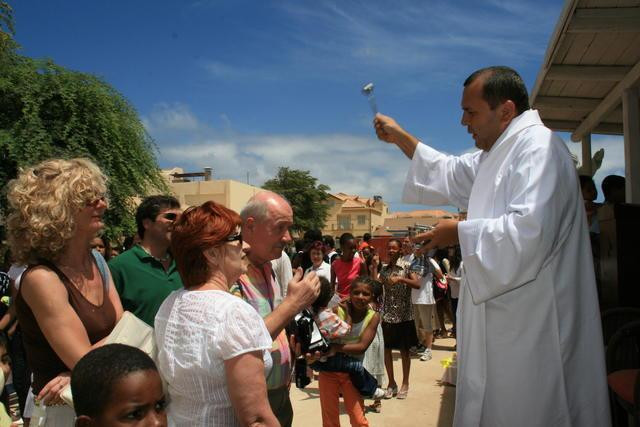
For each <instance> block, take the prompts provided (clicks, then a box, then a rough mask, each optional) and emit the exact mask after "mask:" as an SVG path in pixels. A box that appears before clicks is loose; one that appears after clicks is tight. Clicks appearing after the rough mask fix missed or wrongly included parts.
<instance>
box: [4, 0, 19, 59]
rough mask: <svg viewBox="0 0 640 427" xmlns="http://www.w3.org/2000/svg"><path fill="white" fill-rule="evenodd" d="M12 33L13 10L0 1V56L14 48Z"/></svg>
mask: <svg viewBox="0 0 640 427" xmlns="http://www.w3.org/2000/svg"><path fill="white" fill-rule="evenodd" d="M14 32H15V30H14V27H13V10H12V9H11V6H9V4H8V3H7V2H4V1H1V0H0V56H2V55H5V54H6V53H8V52H11V51H13V50H14V49H15V48H16V44H15V42H14V41H13V34H14Z"/></svg>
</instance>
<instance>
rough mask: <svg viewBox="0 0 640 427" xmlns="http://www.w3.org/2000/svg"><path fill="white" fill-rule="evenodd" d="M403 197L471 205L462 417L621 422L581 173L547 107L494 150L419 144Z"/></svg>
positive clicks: (518, 124) (468, 421)
mask: <svg viewBox="0 0 640 427" xmlns="http://www.w3.org/2000/svg"><path fill="white" fill-rule="evenodd" d="M403 200H404V202H406V203H423V204H429V205H437V204H454V205H456V206H458V207H459V208H463V209H464V208H466V207H467V206H468V220H467V221H462V222H460V223H459V225H458V237H459V239H460V247H461V250H462V258H463V260H464V275H463V283H462V286H461V287H460V301H459V306H458V331H457V337H458V342H457V344H458V378H457V389H456V409H455V416H454V425H456V426H476V425H483V426H491V427H494V426H581V427H582V426H607V425H609V424H610V418H609V402H608V397H607V383H606V376H605V364H604V353H603V345H602V332H601V326H600V312H599V308H598V299H597V295H596V285H595V278H594V273H593V259H592V256H591V246H590V243H589V235H588V230H587V219H586V215H585V210H584V204H583V201H582V197H581V194H580V190H579V184H578V177H577V174H576V170H575V166H574V165H573V162H572V160H571V156H570V155H569V152H568V150H567V147H566V146H565V145H564V143H563V142H562V140H561V139H560V138H559V137H557V136H556V135H554V134H553V133H552V132H551V131H550V130H549V129H547V128H546V127H544V125H543V124H542V122H541V121H540V117H539V116H538V113H537V111H534V110H528V111H526V112H524V113H522V114H521V115H519V116H518V117H516V118H515V119H513V120H512V122H511V123H510V124H509V126H508V127H507V129H506V130H505V131H504V132H503V134H502V135H501V136H500V137H499V138H498V140H497V141H496V143H495V144H494V145H493V147H492V148H491V150H490V151H488V152H480V151H478V152H475V153H470V154H464V155H462V156H459V157H454V156H446V155H444V154H442V153H439V152H438V151H436V150H434V149H432V148H430V147H428V146H426V145H423V144H419V145H418V147H417V149H416V151H415V154H414V156H413V159H412V162H411V169H410V171H409V174H408V176H407V181H406V183H405V188H404V197H403Z"/></svg>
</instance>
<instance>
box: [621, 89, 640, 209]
mask: <svg viewBox="0 0 640 427" xmlns="http://www.w3.org/2000/svg"><path fill="white" fill-rule="evenodd" d="M622 118H623V121H624V163H625V164H624V170H625V176H626V181H627V182H626V201H627V203H640V89H639V88H638V87H633V88H629V89H626V90H625V91H624V92H623V94H622Z"/></svg>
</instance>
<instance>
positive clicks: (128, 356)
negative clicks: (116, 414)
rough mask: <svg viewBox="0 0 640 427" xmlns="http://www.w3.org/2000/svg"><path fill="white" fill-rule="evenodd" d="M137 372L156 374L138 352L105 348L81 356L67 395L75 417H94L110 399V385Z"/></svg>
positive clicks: (150, 362)
mask: <svg viewBox="0 0 640 427" xmlns="http://www.w3.org/2000/svg"><path fill="white" fill-rule="evenodd" d="M138 371H156V372H157V371H158V368H157V367H156V365H155V363H153V360H152V359H151V358H150V357H149V356H148V355H147V354H146V353H145V352H143V351H142V350H140V349H137V348H135V347H131V346H128V345H124V344H107V345H104V346H102V347H98V348H96V349H94V350H91V351H90V352H89V353H87V354H85V355H84V356H83V357H82V358H81V359H80V360H79V361H78V363H76V366H75V367H74V368H73V371H72V372H71V392H72V393H73V406H74V409H75V411H76V415H77V416H81V415H86V416H89V417H92V418H93V417H98V416H100V414H101V413H102V411H103V410H104V407H105V406H106V405H107V404H108V403H109V401H110V399H111V398H112V396H111V393H112V389H113V385H114V384H115V383H116V382H117V381H118V380H120V379H121V378H123V377H125V376H127V375H129V374H132V373H134V372H138Z"/></svg>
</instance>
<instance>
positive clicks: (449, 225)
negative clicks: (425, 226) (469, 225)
mask: <svg viewBox="0 0 640 427" xmlns="http://www.w3.org/2000/svg"><path fill="white" fill-rule="evenodd" d="M458 222H459V221H458V220H455V219H443V220H441V221H440V222H438V223H437V224H436V226H435V228H433V230H429V231H427V232H426V233H420V234H416V235H415V236H414V237H413V238H412V240H413V241H414V242H416V243H422V247H421V248H420V252H421V253H426V252H428V251H430V250H431V249H440V248H446V247H449V246H454V245H457V244H458V243H459V240H458Z"/></svg>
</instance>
